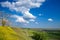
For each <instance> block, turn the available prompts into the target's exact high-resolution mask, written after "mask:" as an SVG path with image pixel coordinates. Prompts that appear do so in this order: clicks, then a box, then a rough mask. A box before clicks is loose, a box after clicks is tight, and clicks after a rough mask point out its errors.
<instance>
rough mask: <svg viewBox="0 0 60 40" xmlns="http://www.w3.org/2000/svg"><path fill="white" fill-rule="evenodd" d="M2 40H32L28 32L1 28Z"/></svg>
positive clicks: (0, 36)
mask: <svg viewBox="0 0 60 40" xmlns="http://www.w3.org/2000/svg"><path fill="white" fill-rule="evenodd" d="M0 40H31V38H29V37H28V34H27V33H26V31H23V30H22V29H18V28H16V29H15V28H14V30H13V29H12V28H11V27H0Z"/></svg>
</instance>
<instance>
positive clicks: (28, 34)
mask: <svg viewBox="0 0 60 40" xmlns="http://www.w3.org/2000/svg"><path fill="white" fill-rule="evenodd" d="M59 39H60V31H55V32H54V31H52V30H51V31H50V30H49V31H46V30H45V31H43V30H41V29H40V30H35V29H27V28H26V29H25V28H15V27H2V26H0V40H59Z"/></svg>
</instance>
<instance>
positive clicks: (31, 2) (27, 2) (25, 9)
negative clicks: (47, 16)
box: [0, 0, 45, 19]
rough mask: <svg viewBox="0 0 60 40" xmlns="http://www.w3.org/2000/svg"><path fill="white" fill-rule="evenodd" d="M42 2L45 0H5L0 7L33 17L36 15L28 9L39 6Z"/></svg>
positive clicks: (26, 16)
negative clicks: (10, 0) (11, 0)
mask: <svg viewBox="0 0 60 40" xmlns="http://www.w3.org/2000/svg"><path fill="white" fill-rule="evenodd" d="M43 2H45V0H17V1H16V2H9V1H5V2H1V3H0V4H1V6H2V7H7V8H9V9H10V10H15V11H17V12H21V13H22V14H23V17H25V18H30V19H35V18H36V16H34V15H33V14H32V13H30V12H29V11H30V9H31V8H36V7H40V6H41V5H42V3H43ZM23 19H24V18H23Z"/></svg>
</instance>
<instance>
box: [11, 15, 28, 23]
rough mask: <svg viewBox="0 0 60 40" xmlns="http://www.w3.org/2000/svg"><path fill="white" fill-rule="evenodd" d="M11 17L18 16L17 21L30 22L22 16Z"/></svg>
mask: <svg viewBox="0 0 60 40" xmlns="http://www.w3.org/2000/svg"><path fill="white" fill-rule="evenodd" d="M11 17H13V18H16V19H17V20H16V22H22V23H29V22H28V21H27V20H25V19H24V18H23V17H22V16H18V15H12V16H11Z"/></svg>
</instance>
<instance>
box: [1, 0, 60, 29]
mask: <svg viewBox="0 0 60 40" xmlns="http://www.w3.org/2000/svg"><path fill="white" fill-rule="evenodd" d="M20 2H21V3H20ZM0 11H4V12H6V13H9V14H12V15H11V18H10V21H11V24H13V26H18V27H28V28H60V0H41V1H40V0H33V1H31V0H30V1H27V0H24V1H21V0H18V1H17V0H8V1H7V0H0Z"/></svg>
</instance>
